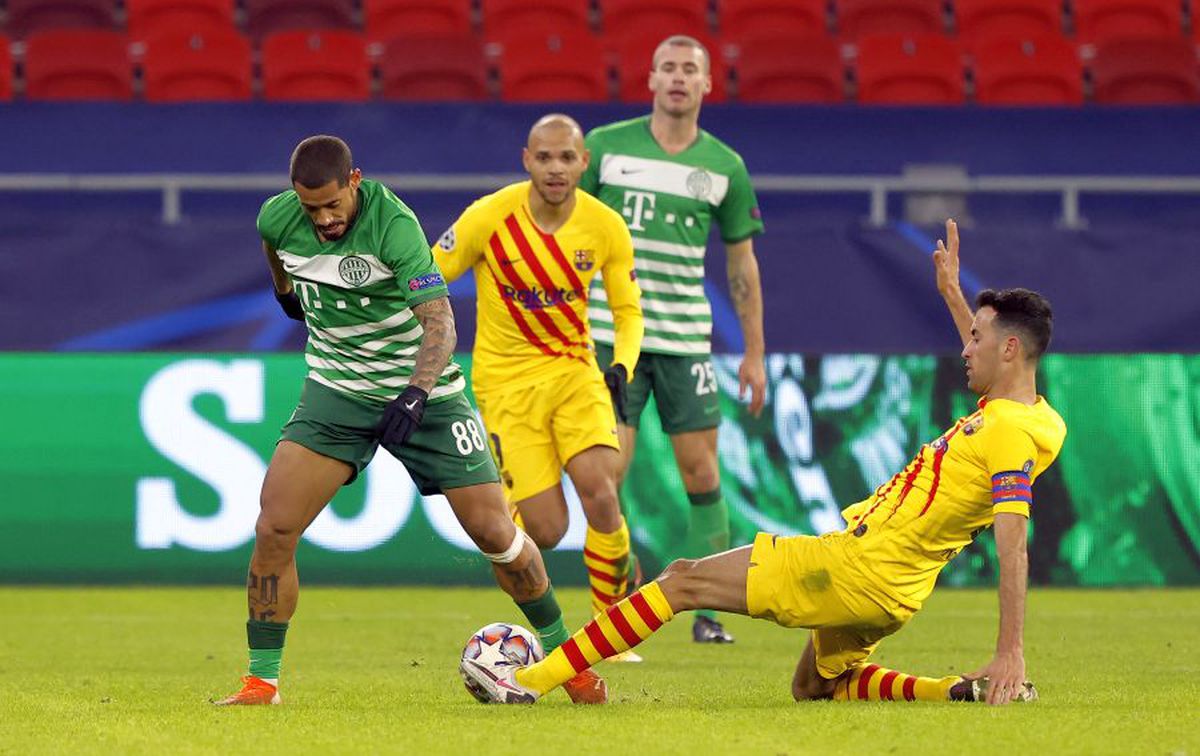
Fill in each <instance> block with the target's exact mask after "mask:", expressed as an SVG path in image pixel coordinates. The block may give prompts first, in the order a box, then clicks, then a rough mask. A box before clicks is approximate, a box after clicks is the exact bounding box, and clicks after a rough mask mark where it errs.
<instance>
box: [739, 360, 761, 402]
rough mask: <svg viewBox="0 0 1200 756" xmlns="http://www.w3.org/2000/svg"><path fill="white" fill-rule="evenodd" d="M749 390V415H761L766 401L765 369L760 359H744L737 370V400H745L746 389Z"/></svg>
mask: <svg viewBox="0 0 1200 756" xmlns="http://www.w3.org/2000/svg"><path fill="white" fill-rule="evenodd" d="M747 387H749V389H750V414H751V415H754V416H755V417H758V416H759V415H761V414H762V409H763V404H764V403H765V402H766V399H767V369H766V366H765V365H764V364H763V359H762V357H746V358H744V359H743V360H742V364H741V366H740V367H739V368H738V399H740V400H743V401H744V400H745V399H746V388H747Z"/></svg>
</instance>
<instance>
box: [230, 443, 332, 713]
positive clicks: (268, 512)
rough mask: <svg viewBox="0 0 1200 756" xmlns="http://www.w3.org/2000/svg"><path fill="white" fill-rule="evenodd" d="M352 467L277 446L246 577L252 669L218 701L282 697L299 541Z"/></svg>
mask: <svg viewBox="0 0 1200 756" xmlns="http://www.w3.org/2000/svg"><path fill="white" fill-rule="evenodd" d="M351 472H352V469H351V467H350V466H349V465H347V464H346V463H345V462H342V461H339V460H336V459H332V458H330V457H326V456H325V455H323V454H318V453H317V452H314V451H311V450H310V449H307V448H305V447H303V446H301V445H299V444H296V443H293V442H291V441H281V442H279V444H278V445H277V446H276V447H275V453H274V455H273V456H272V457H271V464H270V466H269V467H268V468H267V476H266V478H265V479H264V480H263V488H262V494H261V496H260V500H259V504H260V507H261V511H260V512H259V516H258V522H257V524H256V525H255V529H254V553H253V555H252V556H251V557H250V571H249V576H248V578H247V582H246V590H247V599H248V602H249V608H250V619H249V620H248V621H247V622H246V638H247V642H248V645H249V647H250V668H249V673H248V674H247V675H246V676H245V677H243V678H242V689H241V690H239V691H238V692H237V693H234V694H233V695H231V696H228V697H226V698H223V699H221V700H219V701H214V703H216V704H218V705H220V706H245V705H256V704H277V703H279V702H280V697H279V670H280V665H281V663H282V660H283V641H284V637H285V636H286V634H287V629H288V622H289V620H291V618H292V614H294V613H295V611H296V602H297V601H298V599H299V597H300V579H299V577H298V576H297V573H296V544H297V543H298V542H299V540H300V536H301V534H302V533H304V530H305V529H306V528H307V527H308V526H309V524H310V523H311V522H312V521H313V519H315V518H316V516H317V515H318V514H320V512H321V510H322V509H323V508H324V507H325V504H326V503H328V502H329V500H330V499H332V498H333V495H334V494H335V493H337V490H338V488H340V487H341V486H342V484H343V483H345V482H346V479H347V478H349V477H350V474H351Z"/></svg>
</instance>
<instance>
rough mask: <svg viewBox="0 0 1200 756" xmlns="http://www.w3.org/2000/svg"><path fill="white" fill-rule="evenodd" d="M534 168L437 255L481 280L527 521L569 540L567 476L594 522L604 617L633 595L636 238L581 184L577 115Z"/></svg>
mask: <svg viewBox="0 0 1200 756" xmlns="http://www.w3.org/2000/svg"><path fill="white" fill-rule="evenodd" d="M523 161H524V165H525V169H526V170H527V171H528V172H529V176H530V179H529V180H528V181H521V182H518V183H516V184H512V185H510V186H507V187H504V188H503V189H500V190H499V191H497V192H495V193H493V194H490V195H488V196H486V197H483V198H482V199H480V200H478V201H476V202H475V203H474V204H472V205H471V206H470V207H468V208H467V209H466V210H465V211H464V212H463V213H462V215H461V216H460V217H459V218H458V220H457V221H455V223H454V225H453V226H452V227H451V228H450V229H449V230H448V231H447V232H446V233H445V234H444V235H443V236H442V238H441V240H440V241H439V242H438V243H437V244H436V245H434V259H435V260H436V262H437V264H438V266H439V268H440V269H441V270H442V272H443V273H444V275H445V276H446V278H447V279H449V280H451V281H453V280H454V279H456V278H458V277H459V276H461V275H463V274H464V273H466V272H467V271H469V270H473V271H474V274H475V282H476V285H477V290H478V293H479V294H478V296H479V298H478V309H477V315H476V317H477V332H476V339H475V350H474V367H473V370H472V386H473V388H474V391H475V397H476V399H477V401H478V402H479V409H480V412H481V413H482V414H483V421H484V425H485V426H486V428H487V433H488V438H489V439H490V441H491V446H492V453H493V456H494V457H495V459H496V462H497V464H498V466H499V468H500V477H501V480H503V482H504V484H505V486H507V488H508V494H509V501H510V502H511V504H512V506H513V507H514V508H515V512H514V514H515V516H516V517H517V519H518V520H519V521H520V522H521V523H522V524H523V527H524V528H525V529H526V531H527V532H528V533H529V535H530V537H532V538H533V540H534V542H535V543H537V545H538V546H540V547H541V548H543V549H547V548H552V547H553V546H554V545H555V544H557V543H558V542H559V541H560V540H561V539H562V537H563V535H564V534H565V533H566V531H567V524H568V523H567V502H566V498H565V497H564V494H563V490H562V485H561V481H562V473H563V470H564V469H565V470H566V472H567V475H568V476H570V478H571V482H572V483H573V484H574V486H575V490H576V491H577V492H578V493H579V498H580V501H581V502H582V504H583V511H584V514H585V515H586V517H587V522H588V527H587V535H586V538H585V540H584V550H583V560H584V564H585V565H586V567H587V573H588V579H589V582H590V584H591V589H592V608H593V612H594V613H599V612H601V611H603V610H605V609H608V608H609V607H610V606H611V605H613V604H615V603H616V602H617V601H618V600H619V599H620V598H622V597H623V596H624V595H625V590H626V587H625V583H626V574H627V572H628V561H629V546H630V544H629V528H628V527H627V526H626V524H625V520H624V518H623V517H622V516H621V510H620V504H619V501H618V499H617V476H618V469H619V465H620V456H619V451H618V449H619V446H618V436H617V428H616V420H615V417H623V416H624V400H625V386H626V385H627V383H628V381H629V380H630V378H632V377H633V374H634V367H635V365H636V363H637V358H638V351H639V349H640V347H641V341H642V311H641V305H640V297H641V292H640V291H639V289H638V284H637V281H636V276H635V274H634V267H633V244H632V241H631V239H630V236H629V230H628V229H627V228H626V226H625V222H624V221H623V220H622V219H621V216H620V215H618V214H617V213H616V212H614V211H613V210H611V209H609V208H608V207H606V206H605V205H604V203H602V202H600V201H599V200H597V199H595V198H594V197H592V196H590V195H588V194H586V193H585V192H583V191H581V190H579V189H577V188H576V187H577V185H578V184H579V179H580V176H581V175H582V174H583V171H584V169H586V168H587V165H588V153H587V151H586V150H585V149H584V146H583V134H582V132H581V131H580V129H579V126H578V124H576V123H575V121H574V120H572V119H571V118H569V117H567V116H564V115H559V114H552V115H548V116H546V117H544V118H542V119H541V120H539V121H538V122H537V123H536V124H535V125H534V126H533V128H532V129H531V130H530V133H529V139H528V143H527V146H526V148H525V150H524V153H523ZM601 272H603V276H604V290H605V293H606V295H607V297H606V298H607V301H608V302H609V304H610V307H611V309H612V313H613V319H614V321H615V328H614V331H615V346H614V348H613V352H612V357H611V359H609V360H607V361H605V363H604V364H603V366H599V369H598V366H597V363H596V356H595V352H594V349H593V344H592V339H591V329H590V325H589V321H588V311H587V306H588V292H589V284H590V283H591V280H592V278H593V276H596V275H597V274H598V273H601ZM614 409H615V415H614ZM563 639H564V640H565V639H566V634H565V632H564V637H563Z"/></svg>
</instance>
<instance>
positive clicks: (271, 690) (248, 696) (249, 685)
mask: <svg viewBox="0 0 1200 756" xmlns="http://www.w3.org/2000/svg"><path fill="white" fill-rule="evenodd" d="M213 703H214V704H216V705H217V706H263V705H266V704H278V703H283V699H281V698H280V697H279V688H277V687H275V686H274V685H272V684H271V683H269V682H267V681H266V680H263V679H262V678H261V677H254V676H253V675H246V676H245V677H243V678H242V689H241V690H239V691H238V692H237V693H234V694H233V695H232V696H230V697H229V698H222V699H221V700H220V701H213Z"/></svg>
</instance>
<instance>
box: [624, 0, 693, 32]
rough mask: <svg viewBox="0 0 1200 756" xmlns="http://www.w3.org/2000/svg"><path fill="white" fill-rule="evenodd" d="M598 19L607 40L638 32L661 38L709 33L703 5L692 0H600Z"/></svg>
mask: <svg viewBox="0 0 1200 756" xmlns="http://www.w3.org/2000/svg"><path fill="white" fill-rule="evenodd" d="M600 19H601V24H602V25H603V27H604V33H605V34H606V35H608V36H610V37H611V36H613V35H624V34H630V33H632V32H635V31H640V30H642V29H654V30H656V31H659V32H660V33H661V34H662V36H664V37H667V36H670V35H672V34H689V35H694V34H701V35H707V34H708V32H709V28H708V9H707V5H706V3H703V2H696V0H600Z"/></svg>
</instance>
